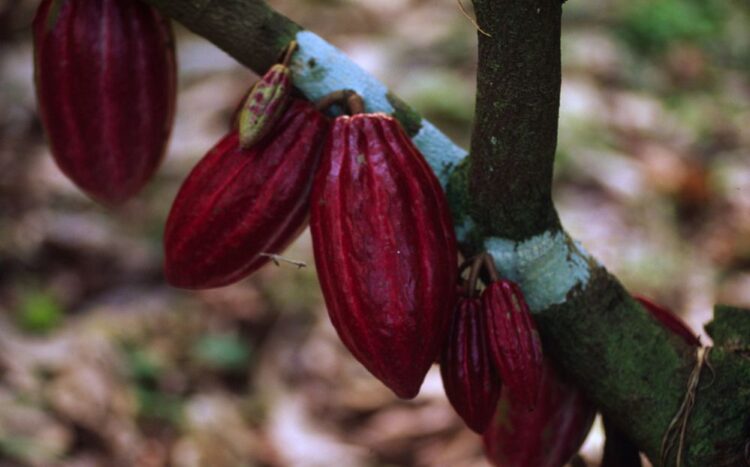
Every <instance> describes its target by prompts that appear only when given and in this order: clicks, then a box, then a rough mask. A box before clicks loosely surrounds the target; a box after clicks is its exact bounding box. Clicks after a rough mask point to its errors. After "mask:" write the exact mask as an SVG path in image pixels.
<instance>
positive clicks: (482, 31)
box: [456, 0, 492, 37]
mask: <svg viewBox="0 0 750 467" xmlns="http://www.w3.org/2000/svg"><path fill="white" fill-rule="evenodd" d="M456 3H458V7H459V8H460V9H461V13H463V14H464V16H466V18H467V19H468V20H469V21H471V24H473V25H474V27H475V28H476V30H477V31H479V32H481V33H482V34H484V35H485V36H487V37H492V35H491V34H490V33H488V32H487V31H485V30H484V29H482V28H481V27H479V24H478V23H477V21H476V20H475V19H474V18H472V17H471V15H470V14H469V12H468V11H466V8H465V7H464V4H463V3H461V0H456Z"/></svg>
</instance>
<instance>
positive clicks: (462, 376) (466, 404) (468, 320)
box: [440, 298, 500, 434]
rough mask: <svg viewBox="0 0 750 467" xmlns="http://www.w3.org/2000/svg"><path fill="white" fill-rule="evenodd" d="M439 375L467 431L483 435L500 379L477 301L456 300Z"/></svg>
mask: <svg viewBox="0 0 750 467" xmlns="http://www.w3.org/2000/svg"><path fill="white" fill-rule="evenodd" d="M440 374H441V375H442V377H443V387H444V388H445V394H446V395H447V396H448V400H449V401H450V403H451V405H452V406H453V408H454V409H455V410H456V412H457V413H458V414H459V415H460V416H461V418H462V419H463V420H464V422H466V425H467V426H468V427H469V428H471V429H472V430H474V431H476V432H477V433H480V434H481V433H483V432H484V430H485V428H487V425H488V424H489V422H490V420H491V419H492V415H493V414H494V412H495V407H496V406H497V401H498V399H499V398H500V379H499V377H498V375H497V370H495V366H494V363H493V362H492V355H491V354H490V349H489V343H488V342H487V325H486V322H485V313H484V309H483V308H482V301H481V300H480V299H478V298H460V299H459V301H458V305H457V306H456V311H455V312H454V313H453V320H452V322H451V327H450V331H448V339H447V340H446V342H445V344H444V347H443V353H442V356H441V359H440Z"/></svg>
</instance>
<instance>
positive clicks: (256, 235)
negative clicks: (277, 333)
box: [164, 100, 329, 289]
mask: <svg viewBox="0 0 750 467" xmlns="http://www.w3.org/2000/svg"><path fill="white" fill-rule="evenodd" d="M328 124H329V122H328V120H327V118H326V117H325V116H324V115H323V114H321V113H320V112H318V111H317V110H316V109H315V108H314V107H313V105H312V104H310V103H309V102H306V101H303V100H295V101H294V102H292V104H291V105H290V106H289V108H288V109H287V111H286V112H285V113H284V115H283V116H282V117H281V120H280V121H279V122H278V125H277V126H276V127H275V128H274V130H273V132H272V133H271V134H269V135H268V137H267V138H265V139H264V140H263V141H261V142H260V143H258V144H256V145H255V146H253V147H251V148H249V149H243V148H242V147H241V146H240V144H239V138H238V134H237V131H236V130H235V131H232V132H230V133H229V134H228V135H227V136H225V137H224V138H223V139H222V140H221V141H219V143H218V144H217V145H216V146H214V148H213V149H211V151H209V153H208V154H207V155H206V156H205V157H204V158H203V159H202V160H201V161H200V162H199V163H198V165H196V166H195V168H194V169H193V170H192V172H190V175H189V176H188V178H187V179H186V180H185V182H184V183H183V185H182V187H181V188H180V191H179V193H178V194H177V198H176V199H175V201H174V204H173V205H172V210H171V212H170V213H169V217H168V219H167V226H166V229H165V232H164V250H165V265H164V270H165V274H166V277H167V280H168V281H169V282H170V283H171V284H172V285H175V286H177V287H183V288H187V289H203V288H211V287H220V286H223V285H227V284H231V283H232V282H236V281H238V280H240V279H242V278H243V277H245V276H247V275H249V274H250V273H252V272H253V271H255V270H257V269H258V268H260V267H261V266H262V265H264V264H265V263H266V262H268V260H269V258H268V257H267V256H262V255H261V253H269V254H276V253H281V252H282V251H283V250H284V248H286V246H287V245H289V243H291V242H292V241H293V240H294V239H295V238H296V237H297V235H298V234H299V233H300V232H301V231H302V230H303V229H304V227H305V225H306V221H307V216H308V209H309V201H310V189H311V187H312V181H313V177H314V174H315V170H316V168H317V166H318V163H319V161H320V155H321V152H322V149H323V140H324V138H325V136H326V131H327V129H328Z"/></svg>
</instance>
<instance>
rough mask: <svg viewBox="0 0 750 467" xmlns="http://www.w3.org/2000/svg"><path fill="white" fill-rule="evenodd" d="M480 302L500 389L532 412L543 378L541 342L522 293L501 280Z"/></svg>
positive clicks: (511, 284)
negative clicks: (482, 305) (504, 390)
mask: <svg viewBox="0 0 750 467" xmlns="http://www.w3.org/2000/svg"><path fill="white" fill-rule="evenodd" d="M482 301H483V302H484V310H485V313H487V331H488V333H489V342H490V348H491V349H492V355H493V356H494V361H495V365H496V366H497V369H498V371H499V372H500V380H501V381H502V382H503V387H505V388H507V390H508V393H509V394H510V395H511V397H514V398H516V399H517V401H518V405H521V406H526V407H527V408H528V409H529V410H532V409H533V408H534V406H535V404H536V399H537V395H538V393H539V386H540V380H541V377H542V365H543V358H542V343H541V340H540V338H539V332H538V331H537V329H536V324H534V320H533V319H532V317H531V312H530V311H529V307H528V305H527V304H526V300H525V299H524V296H523V292H521V289H520V288H519V287H518V285H516V284H515V283H513V282H511V281H509V280H506V279H500V280H496V281H493V282H491V283H490V284H489V285H488V286H487V288H486V289H484V292H483V293H482Z"/></svg>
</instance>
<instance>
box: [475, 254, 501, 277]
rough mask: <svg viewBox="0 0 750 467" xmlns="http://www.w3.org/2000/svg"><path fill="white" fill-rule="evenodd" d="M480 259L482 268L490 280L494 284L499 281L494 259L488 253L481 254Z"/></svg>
mask: <svg viewBox="0 0 750 467" xmlns="http://www.w3.org/2000/svg"><path fill="white" fill-rule="evenodd" d="M480 256H481V257H482V260H483V262H484V266H485V267H486V268H487V272H488V273H489V274H490V279H491V280H492V281H493V282H494V281H496V280H499V279H500V274H498V272H497V268H496V267H495V259H494V258H493V257H492V255H491V254H489V253H486V252H485V253H482V254H481V255H480Z"/></svg>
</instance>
